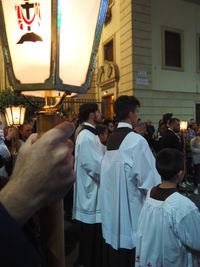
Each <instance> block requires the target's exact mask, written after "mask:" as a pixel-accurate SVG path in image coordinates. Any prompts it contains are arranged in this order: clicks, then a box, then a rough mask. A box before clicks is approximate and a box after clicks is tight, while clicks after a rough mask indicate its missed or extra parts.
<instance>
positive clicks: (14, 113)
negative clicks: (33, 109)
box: [5, 105, 26, 127]
mask: <svg viewBox="0 0 200 267" xmlns="http://www.w3.org/2000/svg"><path fill="white" fill-rule="evenodd" d="M25 112H26V108H25V107H24V106H22V105H19V106H8V107H7V108H6V109H5V116H6V122H7V124H8V126H11V127H12V126H15V127H17V126H20V125H22V124H23V123H24V117H25Z"/></svg>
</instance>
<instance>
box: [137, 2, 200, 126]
mask: <svg viewBox="0 0 200 267" xmlns="http://www.w3.org/2000/svg"><path fill="white" fill-rule="evenodd" d="M199 18H200V5H197V4H194V3H191V2H190V1H184V0H135V1H134V5H133V25H134V27H133V51H134V52H133V54H134V55H133V56H134V59H133V64H134V94H135V95H136V96H137V97H138V98H139V99H140V101H141V104H142V107H141V112H140V116H141V118H142V119H143V120H146V119H151V120H152V121H153V122H154V124H156V123H157V122H158V120H159V119H160V118H161V117H162V115H163V114H164V113H168V112H172V113H173V114H174V116H177V117H179V118H180V119H190V118H194V117H195V103H199V102H200V95H199V92H200V91H199V90H200V75H199V73H197V71H196V33H199V32H200V20H199ZM161 26H166V27H172V28H176V29H181V30H183V32H184V71H182V72H181V71H172V70H164V69H162V57H161V55H162V46H161Z"/></svg>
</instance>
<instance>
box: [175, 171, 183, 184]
mask: <svg viewBox="0 0 200 267" xmlns="http://www.w3.org/2000/svg"><path fill="white" fill-rule="evenodd" d="M184 175H185V171H184V170H180V171H179V172H178V173H177V175H176V177H177V181H178V182H181V181H182V180H183V178H184Z"/></svg>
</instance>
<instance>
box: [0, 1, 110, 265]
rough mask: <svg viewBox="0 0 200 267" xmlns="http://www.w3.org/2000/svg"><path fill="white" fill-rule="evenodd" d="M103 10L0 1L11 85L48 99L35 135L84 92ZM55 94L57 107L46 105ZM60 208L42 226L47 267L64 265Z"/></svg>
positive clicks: (99, 4) (94, 4)
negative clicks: (67, 102) (66, 103)
mask: <svg viewBox="0 0 200 267" xmlns="http://www.w3.org/2000/svg"><path fill="white" fill-rule="evenodd" d="M107 6H108V0H49V1H47V0H9V1H8V0H1V1H0V38H1V44H2V49H3V54H4V59H5V64H6V69H7V74H8V79H9V82H10V84H11V85H12V87H13V89H14V91H15V92H18V93H20V94H23V95H24V96H25V97H28V96H40V97H45V99H46V101H45V102H46V104H45V106H44V107H43V108H42V111H41V112H40V113H39V115H38V125H39V127H38V131H39V135H41V134H43V132H45V131H46V130H48V129H49V128H51V127H53V126H54V125H55V124H57V123H58V122H59V120H60V118H59V115H58V113H57V109H58V108H59V106H60V104H61V102H62V101H63V99H64V98H65V96H71V95H72V94H73V93H76V94H77V93H86V92H87V90H88V88H89V86H90V82H91V78H92V72H93V68H94V64H95V56H96V53H97V49H98V45H99V41H100V36H101V31H102V27H103V23H104V19H105V15H106V11H107ZM58 96H59V99H60V100H59V101H56V103H55V104H53V105H52V104H51V101H50V102H49V101H48V100H49V99H50V100H51V99H52V97H58ZM62 210H63V209H62V204H59V205H56V207H55V206H54V207H52V208H50V209H49V210H48V211H47V213H46V215H45V216H43V217H46V218H47V217H48V218H50V219H49V220H47V219H46V221H45V223H44V224H46V225H45V228H46V229H45V230H46V236H47V237H46V243H47V247H48V248H47V249H48V258H49V259H47V261H48V263H47V266H48V267H51V266H53V267H64V266H65V264H64V247H63V243H64V242H63V239H62V237H63V236H64V232H63V223H62V221H63V220H62V219H63V215H62ZM43 214H45V212H44V213H43ZM57 218H60V219H59V223H58V219H57ZM44 220H45V219H44ZM47 225H49V227H47ZM47 228H48V229H47ZM60 229H61V230H60ZM47 230H48V231H47ZM56 231H57V232H56ZM55 238H57V240H55Z"/></svg>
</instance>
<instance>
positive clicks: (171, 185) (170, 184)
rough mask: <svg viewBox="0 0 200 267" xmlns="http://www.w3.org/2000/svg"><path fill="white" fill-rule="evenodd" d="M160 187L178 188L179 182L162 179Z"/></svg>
mask: <svg viewBox="0 0 200 267" xmlns="http://www.w3.org/2000/svg"><path fill="white" fill-rule="evenodd" d="M159 187H160V188H166V189H167V188H177V183H176V182H171V181H162V182H161V184H160V185H159Z"/></svg>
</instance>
